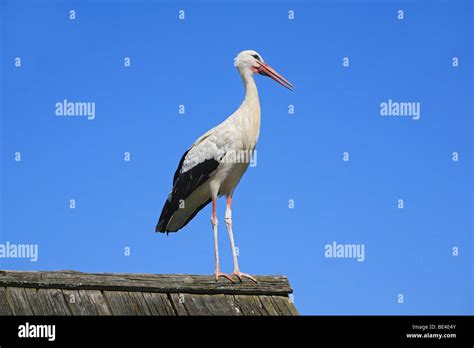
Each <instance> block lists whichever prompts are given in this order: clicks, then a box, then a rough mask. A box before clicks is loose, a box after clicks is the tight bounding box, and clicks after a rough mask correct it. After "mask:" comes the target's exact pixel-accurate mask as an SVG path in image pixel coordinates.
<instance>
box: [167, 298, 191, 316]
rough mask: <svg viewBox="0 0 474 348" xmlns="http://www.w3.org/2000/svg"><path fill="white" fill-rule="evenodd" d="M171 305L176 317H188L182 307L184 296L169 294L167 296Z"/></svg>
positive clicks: (184, 308)
mask: <svg viewBox="0 0 474 348" xmlns="http://www.w3.org/2000/svg"><path fill="white" fill-rule="evenodd" d="M168 296H169V298H170V300H171V304H172V305H173V309H174V312H175V314H176V315H183V316H184V315H189V313H188V311H187V310H186V307H185V306H184V301H185V297H184V294H178V293H171V294H168Z"/></svg>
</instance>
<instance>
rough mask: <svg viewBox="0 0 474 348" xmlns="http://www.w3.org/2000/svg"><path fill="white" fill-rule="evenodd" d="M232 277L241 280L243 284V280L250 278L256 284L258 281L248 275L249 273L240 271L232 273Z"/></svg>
mask: <svg viewBox="0 0 474 348" xmlns="http://www.w3.org/2000/svg"><path fill="white" fill-rule="evenodd" d="M232 275H233V276H234V275H235V276H236V277H237V278H239V280H240V281H241V282H242V278H248V279H250V280H253V281H254V282H255V283H257V279H255V278H254V277H252V276H251V275H250V274H247V273H242V272H240V271H234V273H232Z"/></svg>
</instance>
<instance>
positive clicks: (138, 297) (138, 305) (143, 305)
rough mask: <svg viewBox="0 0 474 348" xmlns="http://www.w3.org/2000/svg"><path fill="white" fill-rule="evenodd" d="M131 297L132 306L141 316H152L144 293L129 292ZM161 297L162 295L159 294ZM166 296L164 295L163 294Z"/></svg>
mask: <svg viewBox="0 0 474 348" xmlns="http://www.w3.org/2000/svg"><path fill="white" fill-rule="evenodd" d="M127 294H128V296H129V297H130V303H131V304H132V306H133V308H134V310H135V311H136V312H137V313H139V315H152V313H151V310H150V308H149V307H148V304H147V302H146V300H145V297H144V296H143V293H142V292H137V291H135V292H128V293H127ZM157 295H161V294H157ZM163 295H164V294H163Z"/></svg>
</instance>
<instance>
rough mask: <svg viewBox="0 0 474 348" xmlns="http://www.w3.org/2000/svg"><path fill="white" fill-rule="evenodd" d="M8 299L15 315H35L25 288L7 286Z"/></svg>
mask: <svg viewBox="0 0 474 348" xmlns="http://www.w3.org/2000/svg"><path fill="white" fill-rule="evenodd" d="M6 293H7V300H8V303H10V308H11V310H12V312H13V314H14V315H33V311H32V309H31V307H30V303H29V302H28V296H27V295H26V291H25V289H24V288H16V287H10V288H7V291H6Z"/></svg>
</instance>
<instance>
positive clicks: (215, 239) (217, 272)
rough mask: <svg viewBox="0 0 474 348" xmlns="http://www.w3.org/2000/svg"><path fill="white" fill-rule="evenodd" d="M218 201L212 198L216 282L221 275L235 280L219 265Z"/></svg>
mask: <svg viewBox="0 0 474 348" xmlns="http://www.w3.org/2000/svg"><path fill="white" fill-rule="evenodd" d="M216 201H217V197H213V198H212V215H211V224H212V231H213V233H214V257H215V271H214V276H215V277H216V282H217V281H218V280H219V277H224V278H227V279H229V280H230V281H231V282H233V280H232V278H231V277H230V276H229V275H227V274H225V273H222V272H221V270H220V266H219V243H218V240H217V224H218V221H217V214H216Z"/></svg>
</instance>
